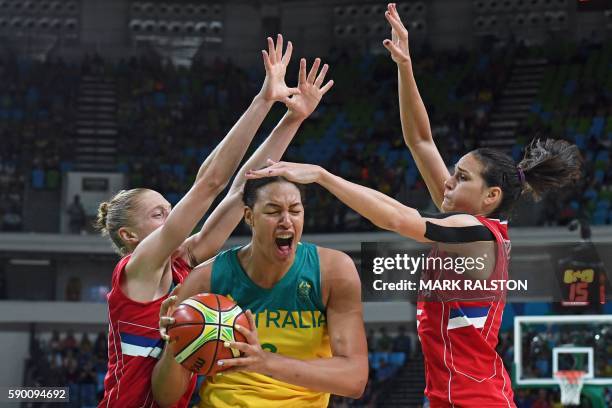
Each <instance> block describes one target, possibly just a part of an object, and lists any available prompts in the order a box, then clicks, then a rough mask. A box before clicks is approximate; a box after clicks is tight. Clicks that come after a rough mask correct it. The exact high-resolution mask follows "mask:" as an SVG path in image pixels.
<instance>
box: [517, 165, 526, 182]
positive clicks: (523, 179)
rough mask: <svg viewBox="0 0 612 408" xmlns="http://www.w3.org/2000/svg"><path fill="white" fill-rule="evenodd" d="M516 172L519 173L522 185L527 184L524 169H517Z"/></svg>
mask: <svg viewBox="0 0 612 408" xmlns="http://www.w3.org/2000/svg"><path fill="white" fill-rule="evenodd" d="M516 171H517V173H518V178H519V180H520V181H521V185H523V184H525V172H524V171H523V169H521V168H520V167H517V168H516Z"/></svg>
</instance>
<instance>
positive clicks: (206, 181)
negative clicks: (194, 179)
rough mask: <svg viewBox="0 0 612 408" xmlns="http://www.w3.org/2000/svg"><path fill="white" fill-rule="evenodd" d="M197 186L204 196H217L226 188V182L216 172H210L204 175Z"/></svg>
mask: <svg viewBox="0 0 612 408" xmlns="http://www.w3.org/2000/svg"><path fill="white" fill-rule="evenodd" d="M197 185H198V187H200V188H199V189H200V190H201V191H202V192H203V193H204V194H207V195H208V194H213V195H219V194H220V193H221V192H222V191H223V190H224V189H225V187H226V186H227V180H225V179H224V178H223V177H221V176H220V175H219V174H217V173H216V172H210V173H209V174H204V176H203V177H202V179H201V180H199V181H198V184H197Z"/></svg>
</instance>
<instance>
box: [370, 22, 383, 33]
mask: <svg viewBox="0 0 612 408" xmlns="http://www.w3.org/2000/svg"><path fill="white" fill-rule="evenodd" d="M371 31H372V34H382V33H384V32H385V31H386V26H385V25H384V24H381V23H375V24H372V28H371Z"/></svg>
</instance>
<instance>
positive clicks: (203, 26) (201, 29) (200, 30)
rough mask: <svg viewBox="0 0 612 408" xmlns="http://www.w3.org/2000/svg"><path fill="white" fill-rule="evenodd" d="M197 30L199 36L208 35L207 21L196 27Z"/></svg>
mask: <svg viewBox="0 0 612 408" xmlns="http://www.w3.org/2000/svg"><path fill="white" fill-rule="evenodd" d="M195 30H196V32H197V33H199V34H206V33H208V23H207V22H205V21H201V22H199V23H197V24H196V25H195Z"/></svg>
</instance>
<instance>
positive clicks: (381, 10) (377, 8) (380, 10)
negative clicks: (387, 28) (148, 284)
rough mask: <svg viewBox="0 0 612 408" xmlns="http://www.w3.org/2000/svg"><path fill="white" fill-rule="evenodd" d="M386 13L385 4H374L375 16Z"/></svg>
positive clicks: (372, 12)
mask: <svg viewBox="0 0 612 408" xmlns="http://www.w3.org/2000/svg"><path fill="white" fill-rule="evenodd" d="M384 13H385V6H383V5H380V4H376V5H374V6H372V10H371V14H372V15H373V16H375V17H380V16H382V15H383V14H384Z"/></svg>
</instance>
